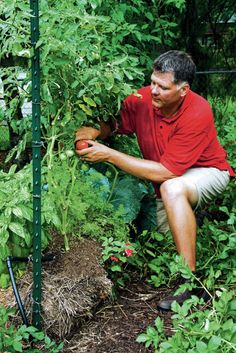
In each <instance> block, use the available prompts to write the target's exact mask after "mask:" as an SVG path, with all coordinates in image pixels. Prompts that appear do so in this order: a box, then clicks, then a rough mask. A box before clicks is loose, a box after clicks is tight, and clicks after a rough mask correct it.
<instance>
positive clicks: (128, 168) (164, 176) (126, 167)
mask: <svg viewBox="0 0 236 353" xmlns="http://www.w3.org/2000/svg"><path fill="white" fill-rule="evenodd" d="M107 162H110V163H112V164H114V165H115V166H117V167H118V168H120V169H122V170H123V171H125V172H126V173H129V174H132V175H134V176H136V177H138V178H140V179H146V180H150V181H153V182H156V183H162V182H163V181H165V180H168V179H172V178H175V177H176V176H177V175H175V174H173V173H172V172H171V171H169V170H168V169H167V168H165V167H164V166H163V165H162V164H161V163H158V162H154V161H150V160H146V159H141V158H136V157H133V156H129V155H127V154H124V153H122V152H119V151H116V150H113V151H112V153H111V154H110V155H109V157H108V159H107Z"/></svg>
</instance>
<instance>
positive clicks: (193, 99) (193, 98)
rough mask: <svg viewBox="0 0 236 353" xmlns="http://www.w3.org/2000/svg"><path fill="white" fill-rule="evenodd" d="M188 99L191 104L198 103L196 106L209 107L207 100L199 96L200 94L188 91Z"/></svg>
mask: <svg viewBox="0 0 236 353" xmlns="http://www.w3.org/2000/svg"><path fill="white" fill-rule="evenodd" d="M188 96H189V97H188V101H189V103H191V104H196V105H199V106H198V107H199V108H201V107H210V104H209V102H208V101H207V100H206V98H204V97H202V96H200V94H198V93H196V92H194V91H190V92H189V95H188Z"/></svg>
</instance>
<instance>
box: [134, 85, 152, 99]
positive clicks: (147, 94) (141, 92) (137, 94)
mask: <svg viewBox="0 0 236 353" xmlns="http://www.w3.org/2000/svg"><path fill="white" fill-rule="evenodd" d="M129 97H130V99H132V100H134V101H142V100H150V99H151V91H150V86H145V87H141V88H139V89H137V90H136V91H134V92H133V93H132V94H131V95H130V96H129Z"/></svg>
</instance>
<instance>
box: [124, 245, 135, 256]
mask: <svg viewBox="0 0 236 353" xmlns="http://www.w3.org/2000/svg"><path fill="white" fill-rule="evenodd" d="M125 246H130V244H129V243H125ZM133 253H134V250H132V249H125V255H126V256H127V257H130V256H133Z"/></svg>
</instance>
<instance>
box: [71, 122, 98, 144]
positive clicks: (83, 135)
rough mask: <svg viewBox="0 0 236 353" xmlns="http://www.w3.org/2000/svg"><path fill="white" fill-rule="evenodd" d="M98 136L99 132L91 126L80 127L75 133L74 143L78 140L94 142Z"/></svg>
mask: <svg viewBox="0 0 236 353" xmlns="http://www.w3.org/2000/svg"><path fill="white" fill-rule="evenodd" d="M99 135H100V130H99V129H95V128H93V127H91V126H82V127H81V128H79V129H78V130H77V131H76V135H75V142H77V141H78V140H96V138H97V137H98V136H99Z"/></svg>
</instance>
